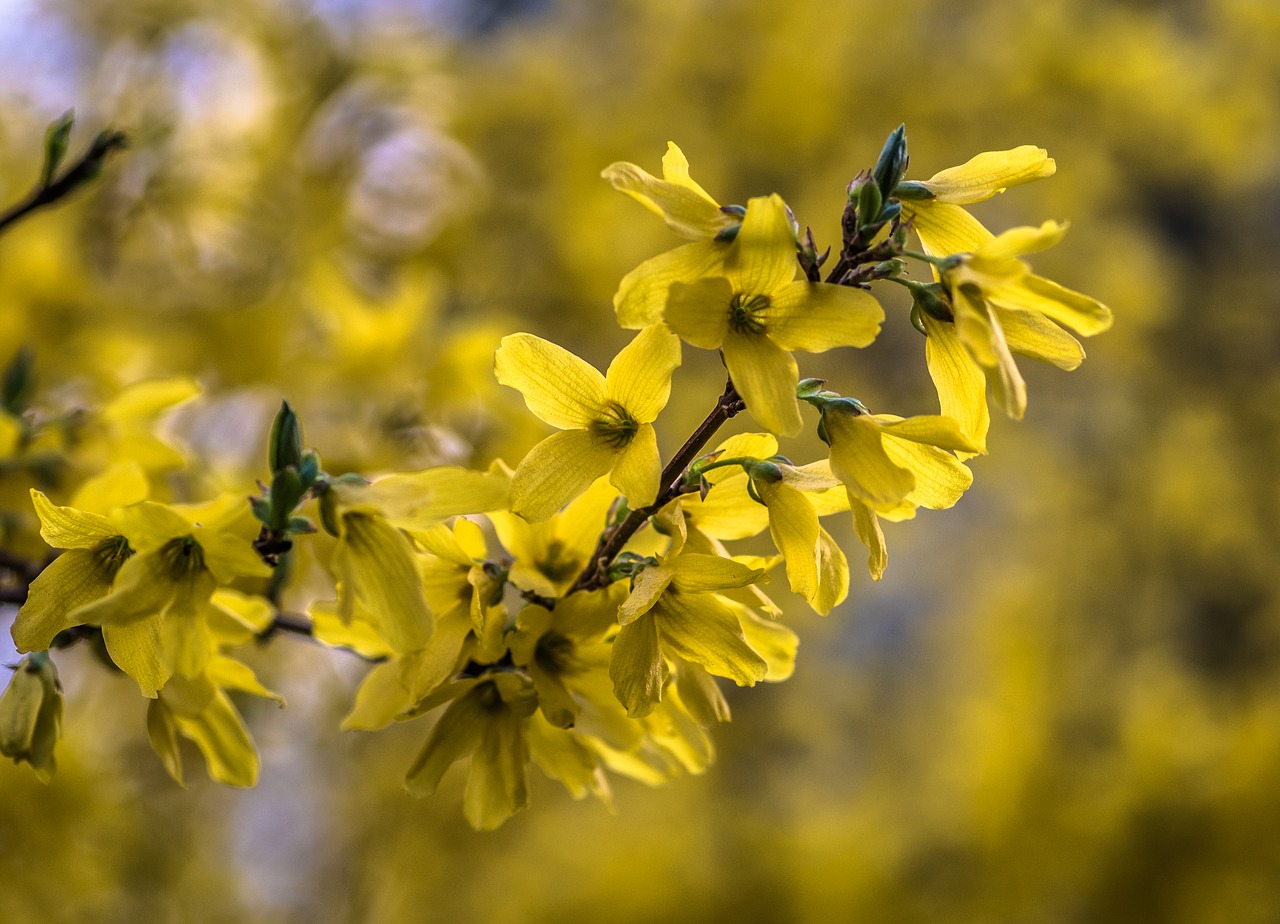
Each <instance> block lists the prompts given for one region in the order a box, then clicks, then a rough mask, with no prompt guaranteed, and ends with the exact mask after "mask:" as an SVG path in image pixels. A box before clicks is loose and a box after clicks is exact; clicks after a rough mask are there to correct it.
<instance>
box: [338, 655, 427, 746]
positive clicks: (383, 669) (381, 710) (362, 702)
mask: <svg viewBox="0 0 1280 924" xmlns="http://www.w3.org/2000/svg"><path fill="white" fill-rule="evenodd" d="M415 702H416V699H415V698H414V697H413V696H411V695H410V694H409V693H408V691H406V690H405V688H404V686H403V685H402V684H401V683H400V664H399V663H398V662H395V661H386V662H383V663H382V664H378V665H375V666H374V668H373V670H371V671H369V673H367V674H365V675H364V679H363V680H362V681H360V686H359V687H357V688H356V701H355V703H354V704H353V705H352V706H351V711H350V712H349V713H347V716H346V718H344V719H343V720H342V725H341V726H340V727H341V728H342V730H343V731H377V730H378V729H380V728H386V727H387V726H388V725H390V724H391V723H392V722H394V721H395V720H396V716H398V715H400V714H401V713H402V712H405V711H406V710H408V709H409V707H411V706H412V705H413V704H414V703H415Z"/></svg>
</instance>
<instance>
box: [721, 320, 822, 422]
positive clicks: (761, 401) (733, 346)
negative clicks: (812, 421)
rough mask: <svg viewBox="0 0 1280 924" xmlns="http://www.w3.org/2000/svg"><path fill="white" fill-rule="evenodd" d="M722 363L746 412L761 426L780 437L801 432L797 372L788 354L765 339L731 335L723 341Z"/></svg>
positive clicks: (794, 363) (798, 378)
mask: <svg viewBox="0 0 1280 924" xmlns="http://www.w3.org/2000/svg"><path fill="white" fill-rule="evenodd" d="M724 364H725V365H726V366H727V367H728V369H729V377H730V378H731V379H733V384H734V385H735V386H736V387H737V389H738V393H739V394H740V395H742V397H743V400H745V401H746V403H747V410H748V411H750V412H751V416H752V417H754V418H755V419H756V420H757V421H758V422H759V423H760V425H761V426H762V427H764V428H765V429H767V430H769V431H771V432H773V433H776V434H778V435H779V436H795V435H796V434H798V433H799V432H800V430H801V428H802V427H803V426H804V421H802V420H801V419H800V404H799V402H798V401H797V400H796V385H797V384H799V382H800V370H799V369H798V368H797V366H796V361H795V360H794V359H792V357H791V354H790V353H788V352H786V351H785V350H783V349H782V348H781V347H780V346H778V345H777V344H776V343H774V342H773V341H772V340H770V339H769V338H768V337H765V336H761V335H758V334H737V333H732V332H731V333H730V334H729V335H728V337H726V338H725V342H724Z"/></svg>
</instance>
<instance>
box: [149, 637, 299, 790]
mask: <svg viewBox="0 0 1280 924" xmlns="http://www.w3.org/2000/svg"><path fill="white" fill-rule="evenodd" d="M229 689H230V690H239V691H241V692H243V693H251V694H253V695H254V696H261V697H264V698H267V699H274V700H275V701H276V702H277V703H278V704H279V705H280V706H281V707H282V708H283V707H284V699H282V698H281V697H280V696H279V695H278V694H276V693H272V692H271V691H270V690H268V689H267V688H266V687H264V686H263V685H262V684H261V683H259V682H258V679H257V678H256V677H255V676H254V675H253V671H251V670H250V669H249V668H248V667H247V666H245V665H244V664H241V663H240V662H239V661H236V660H233V659H232V658H228V657H224V656H222V655H215V656H214V657H213V658H212V659H211V660H210V661H209V663H208V664H207V665H206V667H205V670H204V671H202V672H201V673H200V674H198V675H196V676H193V677H184V676H181V675H175V676H174V677H173V678H172V679H171V680H170V681H169V682H168V683H167V684H165V687H164V689H163V690H161V691H160V694H159V696H158V697H157V698H156V699H154V700H152V701H151V703H150V705H149V706H148V708H147V734H148V737H149V738H150V739H151V747H152V749H153V750H154V751H155V752H156V754H157V755H158V756H159V757H160V760H161V762H162V763H163V764H164V767H165V769H166V770H167V771H168V772H169V775H170V776H172V777H173V778H174V780H176V781H177V782H179V783H181V782H182V752H181V750H180V749H179V748H178V735H181V736H182V737H184V738H186V739H188V740H189V741H191V742H193V743H194V744H195V745H196V747H197V748H199V749H200V752H201V753H202V754H203V755H204V759H205V765H206V767H207V768H208V771H209V776H210V778H212V779H214V780H216V781H217V782H219V783H226V784H227V785H228V786H253V785H254V784H255V783H256V782H257V781H258V752H257V749H256V748H255V747H254V744H253V739H252V738H251V737H250V736H249V731H248V729H246V728H245V726H244V720H243V719H241V717H240V713H239V712H238V711H237V710H236V707H235V706H234V705H233V704H232V702H231V699H230V697H228V696H227V692H226V691H227V690H229Z"/></svg>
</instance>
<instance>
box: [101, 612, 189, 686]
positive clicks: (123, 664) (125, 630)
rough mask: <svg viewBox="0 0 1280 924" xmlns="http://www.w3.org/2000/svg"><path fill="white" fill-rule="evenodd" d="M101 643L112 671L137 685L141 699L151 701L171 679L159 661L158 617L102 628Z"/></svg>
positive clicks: (168, 672)
mask: <svg viewBox="0 0 1280 924" xmlns="http://www.w3.org/2000/svg"><path fill="white" fill-rule="evenodd" d="M102 639H103V641H104V642H106V645H107V653H108V654H109V655H111V660H112V661H114V662H115V664H116V667H118V668H120V670H122V671H124V672H125V673H126V674H128V675H129V676H130V677H132V678H133V679H134V680H135V681H137V683H138V688H139V689H140V690H141V691H142V695H143V696H149V697H152V698H155V696H156V695H157V694H158V693H159V691H160V690H161V688H163V687H164V685H165V684H166V683H167V682H168V680H169V678H170V677H172V676H173V671H172V670H170V669H169V668H168V667H166V666H165V665H164V664H163V663H162V662H161V659H160V617H159V616H151V617H149V618H147V619H140V620H138V621H136V622H132V623H127V624H123V625H104V626H103V627H102Z"/></svg>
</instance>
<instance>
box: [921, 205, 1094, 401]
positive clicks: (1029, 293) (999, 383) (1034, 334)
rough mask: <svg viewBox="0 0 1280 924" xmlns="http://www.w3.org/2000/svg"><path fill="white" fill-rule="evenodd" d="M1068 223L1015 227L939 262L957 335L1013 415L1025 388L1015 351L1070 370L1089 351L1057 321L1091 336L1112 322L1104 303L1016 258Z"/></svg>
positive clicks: (1057, 236) (1049, 240) (1053, 238)
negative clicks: (942, 263)
mask: <svg viewBox="0 0 1280 924" xmlns="http://www.w3.org/2000/svg"><path fill="white" fill-rule="evenodd" d="M1066 230H1067V229H1066V226H1065V225H1060V224H1058V223H1057V222H1053V221H1046V222H1045V223H1044V224H1042V225H1041V226H1040V227H1039V228H1012V229H1010V230H1008V231H1005V232H1004V233H1003V234H1001V235H999V236H998V237H995V238H992V239H991V240H989V241H987V242H986V243H984V244H982V245H981V246H979V247H978V248H977V249H975V250H974V251H973V252H972V253H970V254H966V255H962V256H959V257H958V258H957V259H956V260H955V261H954V262H950V263H947V264H944V265H943V268H942V281H943V284H944V285H945V286H946V288H947V291H948V293H949V294H950V297H951V307H952V312H953V315H954V325H955V328H954V330H955V336H956V338H957V339H958V340H959V342H960V344H961V345H963V347H964V349H965V351H966V352H967V353H968V354H969V356H970V358H971V359H972V360H973V362H975V363H977V365H978V366H979V367H980V368H981V370H982V372H983V374H984V376H985V378H986V380H987V382H989V383H990V385H991V390H992V394H993V396H994V397H995V399H996V401H997V402H998V403H999V404H1000V406H1001V407H1002V408H1003V409H1004V411H1005V413H1007V414H1008V415H1009V416H1010V417H1013V418H1015V419H1017V418H1021V417H1022V415H1023V413H1024V412H1025V410H1026V406H1027V393H1026V385H1025V383H1024V382H1023V380H1022V375H1021V374H1020V373H1019V372H1018V367H1017V366H1016V365H1015V364H1014V361H1013V356H1012V354H1013V353H1021V354H1022V355H1024V356H1030V357H1032V358H1034V359H1040V360H1043V361H1045V362H1049V363H1053V364H1054V365H1056V366H1057V367H1058V368H1060V369H1066V370H1071V369H1074V368H1076V367H1077V366H1079V365H1080V362H1081V360H1083V359H1084V350H1083V349H1082V348H1081V346H1080V344H1079V342H1078V341H1077V340H1076V339H1075V338H1074V337H1072V336H1071V335H1070V334H1068V333H1067V332H1066V331H1065V330H1063V329H1062V327H1060V326H1058V325H1063V326H1065V327H1068V328H1070V329H1072V330H1074V331H1076V332H1077V333H1079V334H1080V335H1082V336H1086V337H1088V336H1092V335H1094V334H1097V333H1101V332H1102V331H1104V330H1106V329H1107V328H1109V327H1110V326H1111V310H1110V309H1109V308H1107V306H1105V305H1103V304H1101V303H1100V302H1098V301H1096V300H1094V299H1092V298H1089V297H1088V296H1087V295H1082V294H1080V293H1079V292H1073V291H1071V290H1070V289H1067V288H1064V287H1063V286H1060V285H1058V284H1057V283H1055V282H1051V281H1049V280H1048V279H1044V278H1042V277H1040V276H1036V275H1034V274H1032V272H1031V270H1030V268H1029V267H1028V266H1027V265H1026V263H1024V262H1023V261H1021V260H1019V259H1018V257H1019V256H1021V255H1022V254H1026V253H1033V252H1035V251H1038V250H1044V249H1045V248H1047V247H1052V246H1053V245H1054V244H1056V243H1058V241H1060V240H1061V239H1062V236H1063V235H1064V234H1065V233H1066ZM944 336H945V335H944ZM952 385H953V387H954V388H957V389H958V388H960V387H963V385H964V382H963V381H962V380H961V379H959V378H957V379H956V381H954V382H953V383H952Z"/></svg>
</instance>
